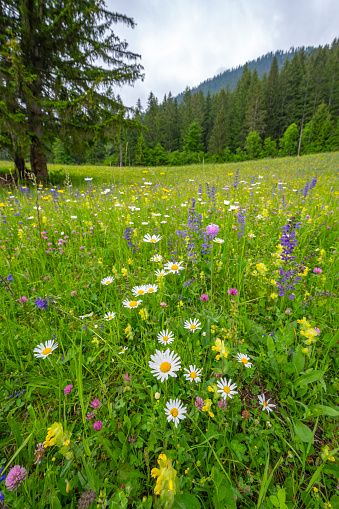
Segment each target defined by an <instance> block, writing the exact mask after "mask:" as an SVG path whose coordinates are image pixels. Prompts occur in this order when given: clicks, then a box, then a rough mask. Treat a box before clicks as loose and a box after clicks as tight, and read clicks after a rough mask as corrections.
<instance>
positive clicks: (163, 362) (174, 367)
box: [148, 348, 181, 382]
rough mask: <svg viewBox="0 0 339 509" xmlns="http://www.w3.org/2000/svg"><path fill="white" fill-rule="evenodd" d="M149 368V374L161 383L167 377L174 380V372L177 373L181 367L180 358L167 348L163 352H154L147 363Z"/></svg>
mask: <svg viewBox="0 0 339 509" xmlns="http://www.w3.org/2000/svg"><path fill="white" fill-rule="evenodd" d="M148 365H149V367H150V368H151V373H152V374H153V375H154V376H155V377H156V378H157V379H158V380H161V382H163V381H164V380H167V379H168V377H169V376H173V377H175V378H176V376H177V375H176V374H175V371H179V369H180V366H181V361H180V357H179V356H178V355H177V354H176V353H174V352H171V351H170V349H169V348H167V350H166V351H165V352H161V351H160V350H156V351H155V354H154V355H151V360H150V361H149V363H148Z"/></svg>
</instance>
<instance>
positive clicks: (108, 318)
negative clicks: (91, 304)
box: [104, 311, 116, 321]
mask: <svg viewBox="0 0 339 509" xmlns="http://www.w3.org/2000/svg"><path fill="white" fill-rule="evenodd" d="M115 315H116V313H114V311H110V312H108V313H106V314H105V316H104V318H105V320H107V321H109V320H113V318H115Z"/></svg>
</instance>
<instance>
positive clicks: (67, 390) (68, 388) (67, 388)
mask: <svg viewBox="0 0 339 509" xmlns="http://www.w3.org/2000/svg"><path fill="white" fill-rule="evenodd" d="M72 389H73V385H66V387H65V388H64V394H66V395H67V394H70V393H71V392H72Z"/></svg>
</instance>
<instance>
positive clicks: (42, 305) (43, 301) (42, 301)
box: [34, 297, 53, 310]
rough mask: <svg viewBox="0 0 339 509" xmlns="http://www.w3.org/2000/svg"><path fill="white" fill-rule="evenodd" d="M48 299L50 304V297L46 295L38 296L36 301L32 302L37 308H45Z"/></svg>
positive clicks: (51, 302)
mask: <svg viewBox="0 0 339 509" xmlns="http://www.w3.org/2000/svg"><path fill="white" fill-rule="evenodd" d="M48 299H49V301H50V304H53V300H52V297H46V298H45V299H41V298H40V297H39V298H38V299H37V300H36V301H34V303H35V304H36V306H37V307H38V308H40V309H44V310H46V309H47V308H48Z"/></svg>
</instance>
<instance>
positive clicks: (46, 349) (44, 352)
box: [33, 339, 58, 359]
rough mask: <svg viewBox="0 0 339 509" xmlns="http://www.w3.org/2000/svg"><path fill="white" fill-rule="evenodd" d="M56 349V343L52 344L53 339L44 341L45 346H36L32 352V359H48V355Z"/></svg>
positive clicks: (41, 344)
mask: <svg viewBox="0 0 339 509" xmlns="http://www.w3.org/2000/svg"><path fill="white" fill-rule="evenodd" d="M56 348H58V343H54V340H53V339H51V340H50V341H46V343H45V344H43V343H40V345H38V346H37V347H36V348H34V350H33V353H34V357H37V358H38V357H40V358H41V359H44V358H45V357H48V355H49V354H51V353H52V352H53V350H55V349H56Z"/></svg>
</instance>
